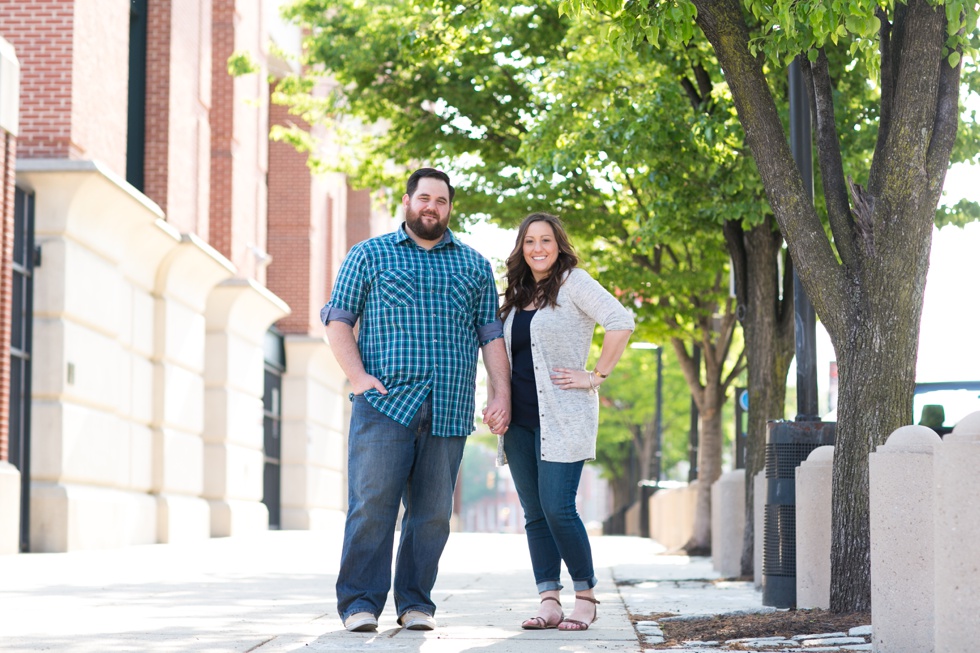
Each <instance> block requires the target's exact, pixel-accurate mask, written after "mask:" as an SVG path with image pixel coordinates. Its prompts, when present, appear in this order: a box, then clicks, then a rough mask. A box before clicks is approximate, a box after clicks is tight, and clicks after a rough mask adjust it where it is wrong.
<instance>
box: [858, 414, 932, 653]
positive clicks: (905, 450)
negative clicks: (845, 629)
mask: <svg viewBox="0 0 980 653" xmlns="http://www.w3.org/2000/svg"><path fill="white" fill-rule="evenodd" d="M940 444H941V440H940V439H939V436H938V435H936V432H935V431H933V430H932V429H930V428H927V427H925V426H903V427H902V428H900V429H897V430H896V431H895V432H894V433H892V434H891V435H890V436H889V437H888V440H887V441H886V443H885V444H883V445H881V446H880V447H878V449H877V451H875V452H873V453H872V454H871V455H870V456H869V464H870V505H871V622H872V626H873V627H874V628H873V630H874V634H873V637H872V642H873V646H874V650H875V651H881V652H885V651H887V652H888V653H930V652H931V651H933V650H935V649H934V643H933V621H934V613H935V607H934V605H933V598H934V596H935V594H934V590H935V575H934V564H935V550H934V535H933V531H934V525H933V513H934V510H935V500H934V495H935V489H934V486H933V456H934V454H935V453H936V451H937V445H940Z"/></svg>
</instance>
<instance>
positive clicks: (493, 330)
mask: <svg viewBox="0 0 980 653" xmlns="http://www.w3.org/2000/svg"><path fill="white" fill-rule="evenodd" d="M454 195H455V190H454V189H453V187H452V185H451V184H450V180H449V176H448V175H447V174H446V173H444V172H442V171H440V170H436V169H434V168H422V169H420V170H417V171H415V172H414V173H412V175H411V177H409V179H408V184H407V185H406V191H405V195H404V196H403V197H402V207H403V209H404V211H405V222H404V223H402V225H401V226H400V227H399V229H398V230H397V231H396V232H394V233H390V234H385V235H383V236H377V237H375V238H371V239H369V240H366V241H363V242H361V243H358V244H357V245H355V246H354V247H353V248H352V249H351V251H350V253H349V254H348V255H347V257H346V258H345V259H344V262H343V264H342V265H341V268H340V272H339V274H338V276H337V282H336V284H335V285H334V288H333V292H332V293H331V296H330V301H329V302H328V303H327V305H326V306H324V307H323V310H322V311H321V312H320V317H321V319H322V320H323V323H324V325H326V330H327V338H328V339H329V341H330V346H331V349H332V350H333V353H334V356H335V357H336V358H337V362H338V363H339V364H340V367H341V368H342V369H343V370H344V373H345V374H346V375H347V378H348V379H349V380H350V383H351V386H352V390H353V391H352V392H351V395H350V400H351V402H352V406H351V418H350V436H349V438H348V496H349V504H348V509H347V521H346V524H345V527H344V545H343V552H342V553H341V562H340V574H339V576H338V578H337V611H338V613H339V614H340V618H341V619H342V620H343V622H344V627H345V628H347V630H350V631H356V632H362V631H373V630H376V629H377V627H378V617H379V616H380V615H381V612H382V611H383V609H384V605H385V602H386V600H387V596H388V590H389V588H390V587H391V557H392V546H393V543H394V533H395V522H396V520H397V518H398V510H399V502H402V503H404V506H405V514H404V517H403V519H402V524H401V538H400V541H399V546H398V554H397V558H396V560H395V579H394V589H395V592H394V598H395V609H396V613H397V616H398V624H399V625H401V626H402V627H404V628H408V629H412V630H432V629H434V628H435V627H436V622H435V619H434V617H435V612H436V606H435V604H434V603H433V601H432V597H431V593H432V587H433V585H434V584H435V580H436V572H437V569H438V565H439V558H440V557H441V556H442V551H443V549H444V548H445V545H446V541H447V540H448V538H449V520H450V517H451V516H452V503H453V491H454V489H455V485H456V476H457V472H458V471H459V465H460V461H461V460H462V456H463V446H464V444H465V443H466V436H468V435H469V434H470V433H472V432H473V430H474V423H473V420H474V415H475V414H476V411H475V390H476V369H477V359H478V354H479V350H480V349H481V348H482V350H483V360H484V364H485V366H486V368H487V375H488V377H489V383H490V384H491V386H492V390H493V391H492V392H491V393H490V396H491V397H492V399H490V401H489V403H488V405H487V410H486V413H485V414H484V421H487V422H492V423H493V424H494V428H495V431H494V432H495V433H501V432H503V431H504V430H506V426H507V424H508V423H509V422H510V365H509V363H508V360H507V353H506V350H505V348H504V341H503V339H502V335H503V330H502V325H501V322H500V320H499V318H498V317H497V289H496V286H495V284H494V279H493V270H492V269H491V267H490V263H489V262H488V261H487V260H486V259H485V258H484V257H483V256H481V255H480V254H479V253H477V252H476V251H475V250H473V249H472V248H470V247H468V246H466V245H464V244H463V243H461V242H460V241H459V240H457V239H456V237H455V236H454V235H453V233H452V231H451V230H450V229H449V216H450V214H451V213H452V207H453V197H454ZM358 319H359V320H360V328H359V333H358V336H357V338H356V339H355V336H354V325H355V323H356V322H357V321H358Z"/></svg>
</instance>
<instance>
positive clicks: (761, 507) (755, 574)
mask: <svg viewBox="0 0 980 653" xmlns="http://www.w3.org/2000/svg"><path fill="white" fill-rule="evenodd" d="M768 491H769V482H768V481H767V480H766V470H764V469H763V470H761V471H759V472H758V473H757V474H756V475H755V481H753V483H752V493H753V496H752V581H753V582H754V583H755V588H756V589H757V590H761V589H762V551H763V549H764V548H765V546H764V543H765V539H766V494H767V493H768Z"/></svg>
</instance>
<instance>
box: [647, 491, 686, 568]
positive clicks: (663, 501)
mask: <svg viewBox="0 0 980 653" xmlns="http://www.w3.org/2000/svg"><path fill="white" fill-rule="evenodd" d="M697 495H698V482H697V481H694V482H693V483H690V484H689V485H687V486H686V487H679V488H674V489H670V490H658V491H657V492H654V493H653V495H652V496H651V497H650V499H649V501H650V504H649V505H650V538H651V539H654V540H656V541H657V542H659V543H660V544H662V545H663V546H664V548H665V549H667V550H668V551H676V550H678V549H680V548H681V547H682V546H684V545H685V544H687V542H688V541H689V540H690V539H691V536H692V535H694V511H695V505H696V503H697Z"/></svg>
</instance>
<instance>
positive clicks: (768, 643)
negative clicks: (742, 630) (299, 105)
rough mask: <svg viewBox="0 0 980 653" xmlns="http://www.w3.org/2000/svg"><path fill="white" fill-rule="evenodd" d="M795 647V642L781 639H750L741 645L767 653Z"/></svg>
mask: <svg viewBox="0 0 980 653" xmlns="http://www.w3.org/2000/svg"><path fill="white" fill-rule="evenodd" d="M795 645H796V642H794V641H792V640H789V639H782V638H779V639H772V638H769V637H767V638H765V639H750V640H749V641H747V642H744V644H743V646H751V647H753V648H761V649H766V650H769V651H772V650H775V649H777V648H778V649H785V648H786V647H787V646H795Z"/></svg>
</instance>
